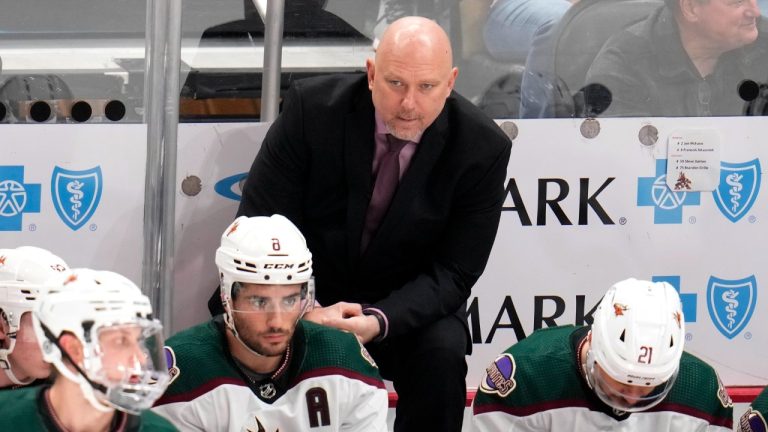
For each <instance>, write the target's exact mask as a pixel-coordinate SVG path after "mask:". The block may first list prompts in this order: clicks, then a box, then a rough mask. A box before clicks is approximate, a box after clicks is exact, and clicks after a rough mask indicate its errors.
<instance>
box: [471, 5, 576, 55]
mask: <svg viewBox="0 0 768 432" xmlns="http://www.w3.org/2000/svg"><path fill="white" fill-rule="evenodd" d="M569 7H571V2H570V1H568V0H495V1H494V2H493V3H492V4H491V11H490V13H489V14H488V21H487V22H486V24H485V31H484V38H485V46H486V48H487V50H488V53H490V54H491V56H492V57H493V58H495V59H496V60H500V61H505V62H512V63H520V64H522V63H525V59H526V57H527V56H528V51H529V49H530V48H531V42H532V41H533V38H534V35H536V34H537V33H541V31H542V28H543V27H549V26H551V25H552V24H554V23H556V22H558V21H559V20H560V18H561V17H562V16H563V14H564V13H565V11H567V10H568V8H569Z"/></svg>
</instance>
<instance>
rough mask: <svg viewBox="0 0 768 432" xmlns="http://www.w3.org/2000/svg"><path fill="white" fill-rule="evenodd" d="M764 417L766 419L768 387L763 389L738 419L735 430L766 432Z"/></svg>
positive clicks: (767, 428)
mask: <svg viewBox="0 0 768 432" xmlns="http://www.w3.org/2000/svg"><path fill="white" fill-rule="evenodd" d="M766 417H768V387H766V388H764V389H763V391H762V392H760V394H759V395H758V396H757V398H755V400H754V401H752V405H750V406H749V408H747V411H746V412H745V413H744V414H743V415H742V416H741V418H740V419H739V424H738V426H737V428H736V430H737V431H738V432H766V431H768V426H766V423H765V419H766Z"/></svg>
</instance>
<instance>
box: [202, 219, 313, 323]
mask: <svg viewBox="0 0 768 432" xmlns="http://www.w3.org/2000/svg"><path fill="white" fill-rule="evenodd" d="M216 266H217V267H218V268H219V277H220V281H221V299H222V302H223V303H224V309H225V310H226V311H227V312H226V314H225V316H226V318H227V320H228V324H229V326H230V328H232V327H233V326H232V324H231V320H232V318H231V309H232V293H233V288H234V287H236V286H237V284H239V283H254V284H268V285H294V284H302V295H301V308H302V313H301V314H302V315H303V314H304V313H305V312H306V311H307V310H309V308H311V307H312V305H313V303H314V298H315V296H314V294H315V292H314V283H313V280H312V254H311V253H310V252H309V249H308V248H307V241H306V240H305V239H304V236H303V235H302V234H301V232H300V231H299V229H298V228H296V226H295V225H294V224H293V223H291V221H289V220H288V219H287V218H285V217H284V216H281V215H272V216H269V217H267V216H255V217H247V216H240V217H238V218H237V219H236V220H235V221H234V222H232V224H231V225H229V227H227V229H226V230H225V231H224V233H223V234H222V236H221V246H220V247H219V248H218V249H217V250H216ZM233 330H234V328H233Z"/></svg>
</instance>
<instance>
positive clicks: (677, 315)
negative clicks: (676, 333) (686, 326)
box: [673, 311, 683, 328]
mask: <svg viewBox="0 0 768 432" xmlns="http://www.w3.org/2000/svg"><path fill="white" fill-rule="evenodd" d="M673 315H674V317H675V322H677V328H680V327H681V326H682V321H683V314H682V313H680V311H677V312H675V313H674V314H673Z"/></svg>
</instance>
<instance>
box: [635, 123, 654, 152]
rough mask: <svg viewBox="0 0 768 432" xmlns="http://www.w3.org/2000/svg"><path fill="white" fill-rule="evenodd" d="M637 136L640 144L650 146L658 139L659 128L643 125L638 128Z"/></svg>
mask: <svg viewBox="0 0 768 432" xmlns="http://www.w3.org/2000/svg"><path fill="white" fill-rule="evenodd" d="M637 138H638V139H639V140H640V144H642V145H644V146H647V147H650V146H652V145H654V144H656V142H657V141H658V140H659V130H658V129H656V127H655V126H653V125H645V126H643V127H641V128H640V132H638V133H637Z"/></svg>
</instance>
